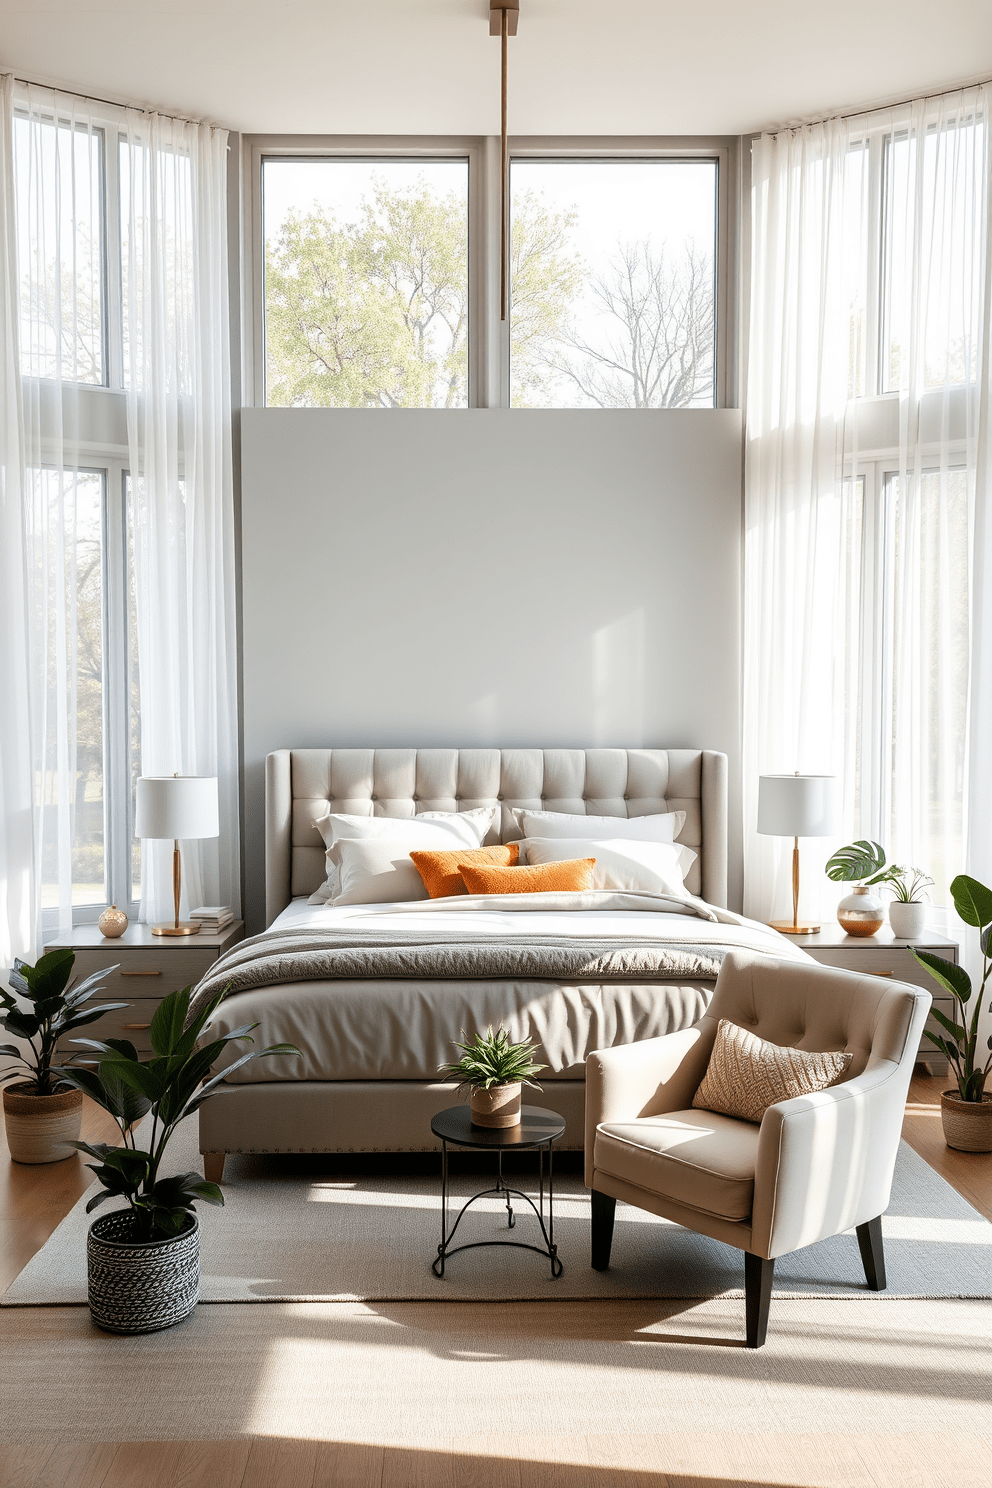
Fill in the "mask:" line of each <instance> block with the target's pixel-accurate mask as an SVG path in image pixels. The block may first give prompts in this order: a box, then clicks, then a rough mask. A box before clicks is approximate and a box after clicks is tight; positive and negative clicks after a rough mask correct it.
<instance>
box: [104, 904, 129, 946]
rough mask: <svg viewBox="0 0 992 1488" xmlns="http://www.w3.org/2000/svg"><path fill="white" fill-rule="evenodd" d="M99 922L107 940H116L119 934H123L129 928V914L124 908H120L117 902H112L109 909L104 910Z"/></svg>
mask: <svg viewBox="0 0 992 1488" xmlns="http://www.w3.org/2000/svg"><path fill="white" fill-rule="evenodd" d="M97 924H98V926H99V927H100V934H101V935H103V936H104V937H105V938H106V939H107V940H116V939H117V937H118V935H123V934H124V931H125V930H126V929H127V915H126V914H125V913H124V911H123V910H122V909H118V908H117V905H116V904H112V905H111V906H110V908H109V909H105V910H104V911H103V914H102V915H101V916H100V918H99V919H98V920H97Z"/></svg>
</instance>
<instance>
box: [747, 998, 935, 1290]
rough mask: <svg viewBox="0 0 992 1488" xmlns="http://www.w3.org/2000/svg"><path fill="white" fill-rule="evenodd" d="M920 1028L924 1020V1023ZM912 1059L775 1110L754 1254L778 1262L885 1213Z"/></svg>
mask: <svg viewBox="0 0 992 1488" xmlns="http://www.w3.org/2000/svg"><path fill="white" fill-rule="evenodd" d="M921 1021H922V1020H921ZM911 1074H912V1060H909V1061H905V1060H904V1061H902V1062H899V1063H896V1062H895V1061H894V1060H884V1061H880V1062H879V1063H878V1064H875V1065H873V1066H869V1068H868V1069H866V1070H865V1071H864V1072H863V1074H861V1075H858V1076H857V1078H856V1079H854V1080H848V1081H846V1082H845V1083H844V1084H843V1085H835V1086H832V1087H831V1088H830V1089H828V1090H821V1091H819V1092H818V1093H817V1094H816V1095H801V1096H797V1097H796V1098H795V1099H794V1100H787V1101H781V1102H779V1104H778V1105H775V1106H769V1107H768V1110H767V1111H766V1112H765V1114H764V1117H763V1119H762V1122H761V1131H760V1134H759V1137H758V1158H757V1166H756V1170H755V1180H754V1208H753V1211H752V1222H751V1238H752V1243H751V1249H752V1250H753V1251H754V1252H755V1254H757V1255H760V1256H764V1257H765V1258H766V1259H769V1260H771V1259H773V1258H774V1257H775V1256H780V1255H785V1254H787V1253H788V1252H789V1251H792V1250H799V1249H801V1248H802V1247H803V1246H804V1245H812V1244H813V1242H814V1241H816V1240H824V1239H826V1238H827V1237H828V1236H830V1235H839V1234H841V1233H842V1232H843V1231H844V1230H849V1229H852V1228H853V1227H854V1226H855V1225H859V1224H864V1223H865V1222H866V1221H867V1220H869V1219H874V1218H875V1217H876V1216H877V1215H879V1214H883V1213H884V1212H885V1209H886V1208H887V1206H888V1202H889V1196H890V1193H891V1189H892V1174H893V1170H894V1168H895V1162H896V1153H897V1152H898V1149H899V1139H900V1136H901V1134H902V1118H903V1112H904V1110H905V1106H906V1092H907V1090H908V1088H909V1080H910V1076H911Z"/></svg>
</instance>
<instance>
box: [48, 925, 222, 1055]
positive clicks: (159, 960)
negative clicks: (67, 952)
mask: <svg viewBox="0 0 992 1488" xmlns="http://www.w3.org/2000/svg"><path fill="white" fill-rule="evenodd" d="M244 933H245V927H244V921H243V920H234V921H233V923H232V924H230V925H225V927H224V929H223V930H221V931H220V933H219V934H210V935H208V934H207V933H206V932H205V931H203V930H201V931H200V933H199V934H198V935H187V936H183V937H182V939H179V938H176V939H173V938H171V937H166V936H162V935H153V934H152V932H151V927H150V926H148V925H129V926H128V927H127V929H126V930H125V931H124V934H123V935H121V936H120V937H119V938H118V939H117V940H106V939H105V938H104V937H103V936H102V935H101V934H100V930H99V928H98V927H97V926H96V925H77V926H76V927H75V929H74V930H73V931H72V933H71V935H65V936H60V937H59V938H58V939H56V940H50V941H48V942H47V944H46V946H45V950H46V951H54V950H60V949H64V948H65V947H69V948H71V949H72V950H74V951H75V953H76V960H75V964H74V965H73V968H72V972H73V979H74V980H75V981H82V980H83V979H84V978H85V977H88V976H89V975H90V974H91V973H92V972H94V971H102V970H103V969H104V967H106V966H116V967H117V970H116V971H112V972H111V973H110V975H109V976H108V977H106V978H105V979H104V982H103V983H102V985H103V987H104V989H105V990H104V992H103V993H97V994H96V995H95V996H94V997H93V999H92V1006H94V1007H98V1006H99V1005H100V1004H101V1003H103V1002H126V1003H129V1004H130V1006H129V1007H126V1008H120V1009H119V1010H118V1011H117V1012H114V1013H106V1014H104V1016H103V1017H102V1018H99V1019H98V1020H97V1021H96V1022H95V1023H89V1024H87V1026H86V1027H85V1028H81V1029H79V1031H78V1035H77V1034H74V1035H73V1037H79V1038H95V1039H108V1038H126V1039H130V1041H131V1043H132V1044H133V1045H134V1047H135V1048H136V1049H137V1051H138V1053H139V1054H150V1053H151V1048H152V1046H151V1043H150V1041H149V1038H148V1029H149V1027H150V1025H151V1021H152V1018H153V1017H154V1015H155V1010H156V1008H157V1007H158V1005H159V1003H160V1002H161V1001H162V999H163V998H165V997H168V995H169V993H170V992H175V991H176V990H177V989H178V988H180V987H188V986H193V987H195V986H196V984H197V982H199V981H200V980H201V978H202V977H204V976H205V975H206V973H207V972H208V971H209V970H210V968H211V966H213V964H214V962H215V961H216V960H217V959H218V957H219V956H222V955H223V954H224V952H225V951H229V950H230V949H231V947H232V946H233V945H236V944H237V942H238V941H239V940H241V939H243V937H244ZM59 1047H60V1051H61V1053H62V1054H63V1056H68V1055H69V1054H70V1053H76V1054H82V1053H83V1051H82V1050H81V1049H80V1048H79V1047H78V1046H77V1045H74V1044H71V1043H66V1045H65V1046H64V1047H63V1046H62V1045H60V1046H59Z"/></svg>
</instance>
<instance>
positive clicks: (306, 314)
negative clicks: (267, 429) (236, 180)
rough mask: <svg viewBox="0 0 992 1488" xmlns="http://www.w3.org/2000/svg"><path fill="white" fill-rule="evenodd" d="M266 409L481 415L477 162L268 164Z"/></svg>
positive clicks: (264, 174) (264, 180)
mask: <svg viewBox="0 0 992 1488" xmlns="http://www.w3.org/2000/svg"><path fill="white" fill-rule="evenodd" d="M262 203H263V208H262V210H263V238H264V244H265V400H266V402H267V403H268V404H270V405H278V406H285V407H292V408H465V407H466V406H467V405H468V336H469V299H468V293H469V291H468V162H467V161H466V160H418V161H406V160H377V161H367V160H341V159H335V160H329V159H322V160H321V159H318V160H281V159H277V160H266V161H265V162H264V164H263V167H262Z"/></svg>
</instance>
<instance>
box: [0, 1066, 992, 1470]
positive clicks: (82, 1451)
mask: <svg viewBox="0 0 992 1488" xmlns="http://www.w3.org/2000/svg"><path fill="white" fill-rule="evenodd" d="M946 1084H947V1081H946V1079H945V1078H939V1077H938V1078H933V1077H928V1076H924V1075H918V1076H916V1077H914V1079H913V1082H912V1085H911V1087H910V1094H909V1101H908V1104H907V1110H906V1120H905V1125H904V1135H905V1137H906V1140H907V1141H908V1142H909V1143H910V1145H911V1146H913V1147H914V1148H915V1149H916V1151H917V1152H918V1153H920V1155H921V1156H922V1157H923V1158H924V1159H925V1160H926V1161H927V1162H928V1163H930V1165H931V1166H932V1167H933V1168H935V1169H936V1170H937V1172H939V1173H940V1174H941V1175H942V1176H943V1177H944V1178H945V1179H946V1180H947V1181H948V1182H949V1183H950V1184H952V1185H953V1187H955V1188H956V1189H957V1190H958V1191H959V1192H960V1193H961V1194H963V1195H964V1197H965V1198H966V1199H967V1200H968V1201H969V1203H971V1204H972V1205H974V1207H975V1208H976V1209H978V1210H980V1211H981V1212H982V1213H983V1214H984V1215H985V1216H986V1217H987V1218H989V1219H990V1220H992V1155H984V1154H969V1153H959V1152H953V1151H951V1150H950V1149H949V1148H947V1147H946V1146H945V1145H944V1141H943V1136H942V1133H941V1125H940V1106H939V1100H940V1091H941V1089H942V1088H944V1087H945V1086H946ZM115 1131H116V1128H115V1127H114V1126H113V1123H112V1122H111V1121H110V1118H109V1117H107V1116H106V1115H105V1113H103V1112H102V1111H100V1110H98V1109H97V1108H96V1107H95V1106H92V1105H90V1104H88V1103H87V1105H86V1106H85V1108H84V1118H83V1136H84V1138H86V1139H87V1140H93V1141H103V1140H112V1139H113V1136H114V1133H115ZM89 1178H90V1174H89V1173H88V1172H87V1170H86V1168H85V1167H84V1165H83V1162H82V1160H81V1159H76V1158H73V1159H70V1160H69V1161H67V1162H64V1163H58V1164H53V1165H51V1166H39V1167H25V1166H22V1165H20V1164H12V1163H11V1162H10V1160H9V1156H8V1153H7V1150H6V1142H5V1138H4V1135H3V1128H2V1123H0V1291H2V1290H4V1289H5V1288H6V1287H7V1286H8V1285H9V1284H10V1282H11V1281H12V1280H13V1279H14V1277H15V1276H16V1275H17V1274H18V1272H19V1271H20V1270H21V1269H22V1267H23V1266H24V1265H26V1263H27V1262H28V1260H29V1259H30V1258H31V1256H32V1255H34V1253H35V1252H36V1251H37V1250H39V1249H40V1248H41V1246H42V1245H44V1243H45V1241H46V1240H47V1238H48V1236H49V1235H50V1234H51V1233H52V1231H53V1230H54V1229H55V1227H56V1226H57V1225H58V1223H59V1221H60V1220H61V1219H62V1218H63V1216H64V1215H65V1214H66V1213H67V1212H68V1211H69V1209H70V1208H71V1207H72V1206H73V1204H74V1203H75V1202H76V1200H77V1199H78V1198H79V1196H80V1195H81V1194H82V1192H83V1191H84V1189H85V1188H86V1187H87V1186H88V1180H89ZM53 1363H54V1361H53ZM79 1387H80V1389H82V1390H84V1391H85V1389H86V1381H85V1380H80V1381H79ZM0 1409H2V1402H0ZM906 1424H907V1428H913V1427H915V1428H916V1430H915V1431H913V1430H911V1429H907V1433H906V1435H905V1436H900V1437H894V1436H885V1437H880V1436H870V1435H863V1436H862V1435H857V1434H852V1435H844V1436H837V1435H834V1436H827V1435H823V1436H819V1437H814V1436H798V1435H782V1434H779V1435H776V1434H774V1433H765V1434H760V1435H759V1434H755V1435H754V1436H753V1437H749V1436H747V1435H742V1434H740V1433H733V1434H730V1433H726V1434H723V1433H719V1432H710V1433H700V1434H699V1435H696V1436H686V1435H685V1434H680V1435H675V1434H668V1435H666V1434H665V1433H659V1434H657V1435H653V1436H638V1435H628V1434H625V1433H624V1432H623V1429H622V1423H619V1422H618V1431H617V1435H616V1436H610V1437H602V1436H597V1437H592V1436H583V1435H581V1434H575V1433H571V1432H570V1433H569V1434H568V1435H567V1436H566V1435H562V1436H556V1437H554V1438H550V1437H549V1438H534V1439H531V1438H526V1437H520V1436H515V1435H512V1434H508V1433H499V1434H495V1433H494V1435H493V1437H492V1438H491V1439H485V1440H480V1439H478V1438H473V1439H471V1440H466V1441H454V1440H446V1441H442V1442H438V1443H437V1445H436V1447H433V1448H432V1449H430V1450H426V1449H424V1448H417V1449H413V1448H410V1449H407V1448H401V1447H383V1446H377V1445H375V1444H374V1443H369V1444H362V1443H354V1442H333V1441H317V1440H305V1441H304V1440H288V1439H280V1438H274V1437H255V1438H249V1439H241V1440H237V1441H226V1442H224V1441H220V1442H218V1441H213V1442H161V1441H156V1442H144V1443H143V1442H110V1443H92V1442H90V1443H76V1444H65V1443H62V1444H61V1445H52V1446H38V1445H30V1446H11V1445H4V1446H0V1488H415V1485H420V1488H475V1485H478V1488H504V1485H506V1488H730V1485H735V1488H741V1485H744V1484H749V1483H750V1484H755V1485H757V1484H761V1485H782V1488H790V1485H791V1488H806V1485H815V1488H835V1485H836V1488H861V1485H862V1484H863V1485H865V1488H893V1485H896V1484H899V1485H900V1488H944V1485H948V1488H949V1485H951V1484H953V1485H954V1488H972V1485H974V1488H979V1485H981V1488H988V1484H989V1482H990V1481H992V1469H990V1467H989V1462H990V1460H992V1459H990V1456H989V1449H990V1444H989V1442H988V1441H987V1440H984V1439H982V1440H979V1439H978V1438H975V1439H971V1438H969V1437H968V1436H967V1435H962V1434H961V1433H960V1430H959V1429H958V1427H955V1430H954V1431H953V1432H946V1431H943V1432H938V1431H935V1430H927V1429H924V1423H921V1422H919V1421H907V1423H906ZM4 1434H6V1435H7V1436H10V1435H12V1434H14V1433H12V1432H11V1430H10V1424H9V1423H7V1425H6V1427H5V1432H4ZM370 1434H371V1433H370Z"/></svg>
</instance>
